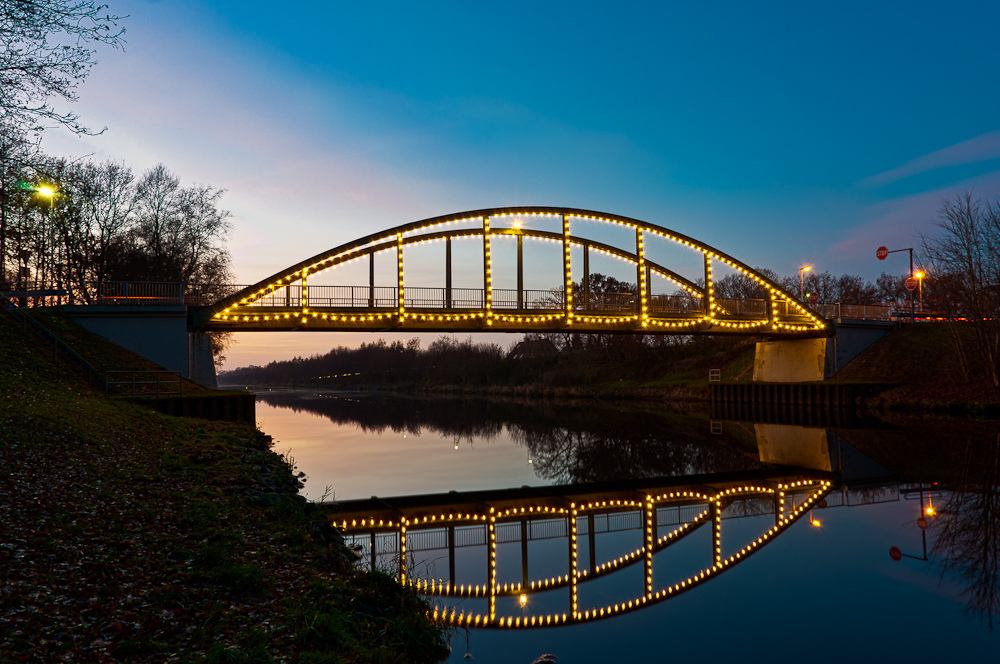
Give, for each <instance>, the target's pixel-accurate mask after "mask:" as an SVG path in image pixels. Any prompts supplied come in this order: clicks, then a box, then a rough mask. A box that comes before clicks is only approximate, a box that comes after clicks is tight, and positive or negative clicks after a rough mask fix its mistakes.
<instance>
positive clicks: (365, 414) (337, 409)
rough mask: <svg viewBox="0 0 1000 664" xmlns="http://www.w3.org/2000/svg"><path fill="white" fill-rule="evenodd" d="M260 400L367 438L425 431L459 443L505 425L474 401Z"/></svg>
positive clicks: (292, 396)
mask: <svg viewBox="0 0 1000 664" xmlns="http://www.w3.org/2000/svg"><path fill="white" fill-rule="evenodd" d="M257 398H258V399H260V400H261V401H263V402H265V403H267V404H269V405H271V406H277V407H279V408H290V409H291V410H292V411H294V412H297V413H298V412H307V413H312V414H315V415H321V416H323V417H326V418H327V419H329V420H330V421H331V422H333V423H334V424H337V425H340V426H356V427H358V428H360V429H361V430H362V431H364V432H365V433H373V434H381V433H385V431H387V430H388V431H393V432H396V433H407V434H410V435H413V436H418V435H420V432H421V431H422V430H424V429H426V430H428V431H433V432H436V433H438V434H440V435H441V436H443V437H448V438H454V439H455V440H456V441H459V440H471V439H473V438H480V439H485V440H491V439H493V438H496V437H497V436H498V435H499V434H500V433H501V432H502V431H503V422H502V421H501V420H499V419H497V417H496V416H495V415H493V414H491V413H489V412H488V409H487V408H485V407H484V403H482V402H478V401H472V400H470V401H466V400H460V399H409V398H405V397H393V398H386V397H382V396H372V397H368V396H364V397H355V396H342V395H336V394H302V393H295V392H282V393H273V392H270V393H261V394H258V395H257Z"/></svg>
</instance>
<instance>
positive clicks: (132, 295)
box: [0, 281, 919, 321]
mask: <svg viewBox="0 0 1000 664" xmlns="http://www.w3.org/2000/svg"><path fill="white" fill-rule="evenodd" d="M243 288H245V286H244V285H242V284H224V285H218V284H214V285H213V284H202V283H178V282H141V281H107V282H102V283H95V284H91V285H90V286H89V287H88V293H87V294H85V295H83V296H81V294H79V293H73V292H71V291H67V290H66V289H64V288H63V285H62V284H51V283H42V282H7V283H0V297H6V298H7V299H9V300H10V301H11V302H12V303H13V304H16V305H19V306H22V307H24V306H29V307H35V306H51V305H55V304H62V303H63V302H64V301H66V302H70V303H78V304H99V305H131V306H135V305H193V306H206V305H210V304H213V303H215V302H217V301H218V300H219V299H221V298H223V297H225V296H226V295H228V294H230V293H235V292H237V291H240V290H242V289H243ZM398 293H399V291H398V289H397V288H396V287H395V286H374V287H372V286H321V285H310V286H309V287H308V289H307V290H306V296H307V297H306V298H305V306H308V307H309V308H310V309H354V308H359V309H360V308H364V309H394V308H396V307H398V306H399V295H398ZM484 293H485V291H484V290H483V289H482V288H423V287H408V288H406V289H405V290H404V298H405V301H404V303H403V304H404V306H405V307H406V308H407V309H478V308H482V307H483V306H484V305H485V302H484V299H483V296H484ZM573 295H574V297H573V309H574V310H576V311H584V310H585V311H595V312H597V311H603V312H609V313H610V312H632V311H638V306H639V303H638V301H637V300H638V298H636V296H635V294H634V293H588V292H584V291H575V292H574V293H573ZM565 298H566V295H565V292H564V291H563V290H561V289H552V290H537V289H535V290H527V289H523V290H520V291H519V290H517V289H513V288H494V289H493V291H492V307H493V308H494V309H507V310H512V309H520V310H526V309H530V310H551V311H558V310H563V309H565ZM715 302H716V305H717V306H718V311H719V312H720V313H722V314H727V315H733V316H742V317H753V318H762V319H763V318H766V317H767V303H766V301H765V300H763V299H738V298H716V300H715ZM244 306H250V307H264V308H270V307H290V308H298V307H302V306H304V304H303V297H302V286H301V285H292V284H289V285H287V286H283V287H281V288H278V289H277V290H275V291H273V292H271V293H268V294H267V295H264V296H263V297H261V298H260V299H258V300H255V301H254V302H251V303H249V304H247V305H244ZM807 306H808V307H809V308H810V309H811V310H812V311H814V312H815V313H816V314H818V315H819V316H821V317H823V318H826V319H828V320H830V319H837V318H851V319H858V320H877V321H893V320H902V319H905V318H909V317H910V312H909V311H908V310H904V309H903V308H900V307H899V306H897V305H887V304H844V303H842V302H832V303H816V304H807ZM701 309H702V303H701V297H696V296H693V295H655V294H650V295H649V311H650V313H654V314H666V313H696V312H698V311H701ZM774 313H775V315H778V316H789V315H793V314H794V313H796V312H795V311H794V310H793V308H792V307H791V306H790V305H789V303H788V302H783V301H782V302H775V303H774ZM918 316H919V312H918Z"/></svg>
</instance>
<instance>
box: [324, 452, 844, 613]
mask: <svg viewBox="0 0 1000 664" xmlns="http://www.w3.org/2000/svg"><path fill="white" fill-rule="evenodd" d="M833 477H834V476H833V474H832V473H824V472H821V471H810V470H802V471H801V472H796V471H795V469H791V468H788V469H783V470H779V471H771V472H768V471H754V472H744V473H722V474H713V475H699V476H691V477H686V478H684V477H682V478H670V479H664V478H659V479H643V480H627V481H619V482H603V483H590V484H574V485H562V486H550V487H544V488H529V487H524V488H522V489H505V490H499V491H482V492H468V493H456V492H451V493H448V494H434V495H424V496H406V497H399V498H384V499H383V498H376V497H373V498H372V499H370V500H356V501H344V502H339V503H336V504H335V505H331V506H330V507H331V508H332V510H333V511H332V512H331V514H330V520H331V522H332V523H333V524H334V525H335V526H337V527H339V528H341V529H342V530H343V531H344V532H345V534H346V535H347V536H348V538H349V541H350V542H351V543H352V544H354V545H355V546H356V547H358V549H357V550H360V551H361V552H362V554H363V556H364V557H365V559H366V560H367V561H368V563H369V564H370V565H371V566H372V567H376V566H379V561H380V559H381V560H383V561H384V560H385V559H386V558H387V557H388V558H391V560H392V564H394V566H395V568H396V571H397V573H398V579H399V581H400V582H401V583H403V584H406V585H408V586H411V587H413V588H415V589H416V590H417V591H418V592H420V593H421V594H424V595H427V596H430V597H433V598H434V602H435V606H434V609H433V615H434V617H435V618H436V619H438V620H442V621H444V622H447V623H448V624H451V625H455V626H459V627H481V628H482V627H485V628H528V627H549V626H555V625H565V624H573V623H583V622H588V621H592V620H598V619H601V618H607V617H611V616H615V615H621V614H623V613H628V612H631V611H635V610H638V609H641V608H643V607H646V606H649V605H651V604H655V603H658V602H662V601H665V600H667V599H670V598H672V597H676V596H678V595H680V594H682V593H684V592H686V591H688V590H690V589H692V588H694V587H697V586H699V585H701V584H702V583H705V582H707V581H709V580H710V579H712V578H715V577H716V576H718V575H719V574H721V573H722V572H724V571H726V570H727V569H729V568H731V567H732V566H733V565H735V564H736V563H739V562H742V561H743V560H746V559H747V558H748V557H749V556H751V555H752V554H754V553H756V552H757V551H759V550H760V549H761V548H762V547H763V546H764V545H765V544H768V543H769V542H771V541H773V540H774V538H775V537H777V536H778V535H780V534H781V533H782V532H784V531H785V530H786V529H788V528H789V527H790V526H791V525H792V524H794V523H796V522H797V521H798V520H799V519H801V518H802V516H803V515H805V514H806V513H807V512H809V511H810V510H811V508H812V507H813V506H814V505H816V504H817V502H819V501H820V500H821V499H822V498H823V497H824V496H825V495H826V494H827V493H828V492H829V490H830V488H831V486H832V481H833ZM768 516H773V519H767V522H766V523H765V524H764V525H763V527H760V528H759V532H758V531H756V530H755V531H753V534H752V535H750V536H749V537H748V538H747V537H746V530H747V529H746V528H740V527H738V526H737V524H739V522H741V521H750V522H753V523H754V524H757V525H759V523H760V521H761V518H762V517H768ZM702 529H708V530H710V531H711V538H710V543H709V542H705V543H704V545H703V546H702V551H701V555H700V556H699V555H696V556H695V560H699V559H700V562H695V564H694V567H693V569H691V570H689V572H688V575H687V576H686V577H685V578H683V579H681V580H679V581H675V582H673V583H663V582H662V581H661V576H662V578H669V577H668V575H667V574H666V572H667V569H665V568H663V569H661V563H666V562H667V561H665V560H660V559H658V557H657V554H661V553H664V552H667V551H669V550H670V549H671V548H672V547H676V546H677V545H679V544H680V543H681V542H683V541H685V540H687V539H689V538H691V536H692V535H693V534H694V533H695V532H697V531H699V530H702ZM630 530H631V531H641V533H642V543H641V545H640V546H638V547H636V548H634V549H632V550H630V551H627V552H625V553H622V554H621V555H618V556H614V557H609V558H606V559H599V557H598V553H597V548H598V541H597V540H598V536H599V535H601V536H605V535H608V534H611V533H616V532H617V533H624V532H626V531H630ZM723 531H726V532H723ZM730 532H732V537H730V536H729V535H728V533H730ZM533 540H555V541H558V540H564V541H565V549H564V551H565V557H564V558H563V560H565V565H564V566H563V567H562V569H561V570H560V573H558V574H556V575H555V576H551V577H547V578H531V577H530V576H529V573H528V570H529V562H530V561H529V546H528V543H529V542H530V541H533ZM733 542H735V544H734V543H733ZM512 543H520V569H521V579H520V581H507V582H501V580H500V578H499V575H498V565H502V564H504V563H508V564H507V565H506V566H507V567H509V566H510V565H509V562H510V561H505V560H504V558H505V555H506V554H507V553H509V550H510V549H509V547H503V546H501V545H504V544H512ZM724 543H725V547H724ZM469 547H478V548H479V549H480V550H481V551H482V552H483V553H484V554H485V555H481V556H479V559H480V560H481V561H482V565H481V567H480V571H479V579H478V580H477V582H476V583H469V584H466V583H460V582H459V581H458V578H457V576H456V550H457V549H461V548H469ZM609 548H610V547H609ZM551 550H552V549H551V547H548V548H547V551H548V552H551ZM583 550H586V552H587V553H586V555H585V556H581V551H583ZM418 552H420V553H421V554H422V555H421V558H423V559H424V560H425V561H426V560H433V559H435V557H433V556H432V554H433V553H435V552H436V553H439V554H442V555H441V556H440V557H445V556H446V557H447V560H448V569H449V576H448V578H447V579H441V578H426V575H425V574H421V573H419V572H418V571H417V570H415V569H414V567H415V565H416V564H417V563H416V560H417V556H416V554H417V553H418ZM688 553H690V551H689V552H688ZM501 554H504V555H501ZM516 557H517V556H516V554H515V555H514V556H513V558H515V560H516ZM582 557H583V559H581V558H582ZM660 558H662V556H660ZM675 562H676V561H672V562H671V563H670V573H671V574H676V570H675V569H673V565H674V563H675ZM547 564H548V565H550V564H551V563H550V562H548V563H547ZM640 565H641V566H642V579H641V581H637V580H635V579H631V580H629V579H625V581H626V582H636V581H637V583H635V587H634V588H633V590H632V594H631V596H629V597H627V598H621V599H620V600H619V601H617V602H610V603H602V604H598V605H596V606H583V605H582V602H581V600H580V591H581V588H582V587H583V585H584V584H587V583H588V582H593V581H596V580H597V579H600V578H604V577H609V576H610V575H613V574H620V573H622V572H623V571H624V570H627V569H629V568H638V566H640ZM424 569H425V570H426V569H429V567H427V566H426V565H425V566H424ZM421 577H424V578H421ZM622 587H627V583H625V584H619V589H620V588H622ZM567 590H568V592H566V591H567ZM554 592H558V593H562V597H561V604H562V609H561V610H558V609H557V610H551V611H548V612H545V613H541V614H539V613H533V612H532V606H529V604H530V603H532V602H533V600H534V598H536V597H541V596H543V595H544V596H546V597H547V598H551V597H552V596H553V594H554ZM475 603H478V604H480V606H479V609H478V610H476V609H475V608H474V607H472V606H471V605H472V604H475ZM549 603H551V600H550V601H549ZM467 605H468V606H467ZM507 608H509V610H506V609H507Z"/></svg>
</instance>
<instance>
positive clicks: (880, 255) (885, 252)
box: [875, 246, 915, 323]
mask: <svg viewBox="0 0 1000 664" xmlns="http://www.w3.org/2000/svg"><path fill="white" fill-rule="evenodd" d="M900 251H908V252H910V278H911V279H912V278H913V277H914V276H915V275H914V274H913V247H907V248H906V249H893V250H892V251H889V248H888V247H884V246H883V247H879V248H878V251H876V252H875V257H876V258H877V259H879V260H880V261H884V260H885V259H886V258H888V257H889V254H895V253H899V252H900ZM910 322H911V323H912V322H913V291H910Z"/></svg>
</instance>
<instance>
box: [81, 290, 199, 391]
mask: <svg viewBox="0 0 1000 664" xmlns="http://www.w3.org/2000/svg"><path fill="white" fill-rule="evenodd" d="M63 311H64V313H65V314H66V315H67V316H68V317H70V318H72V319H73V320H74V321H76V322H77V323H78V324H80V325H81V326H82V327H83V328H85V329H87V330H89V331H91V332H93V333H94V334H99V335H100V336H102V337H104V338H105V339H109V340H111V341H113V342H115V343H116V344H118V345H119V346H121V347H122V348H126V349H128V350H130V351H132V352H133V353H136V354H138V355H142V356H143V357H145V358H147V359H148V360H151V361H152V362H154V363H156V364H158V365H159V366H161V367H163V368H164V369H166V370H167V371H177V372H179V373H180V374H181V376H183V377H184V378H187V379H188V380H191V381H193V382H195V383H198V384H199V385H202V386H204V387H211V388H214V387H217V383H216V377H215V363H214V362H213V361H212V349H211V344H210V343H209V340H208V336H207V335H205V334H198V333H195V334H189V333H188V329H187V307H184V306H162V307H160V306H135V307H130V306H115V307H99V306H71V305H67V306H65V307H63Z"/></svg>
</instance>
